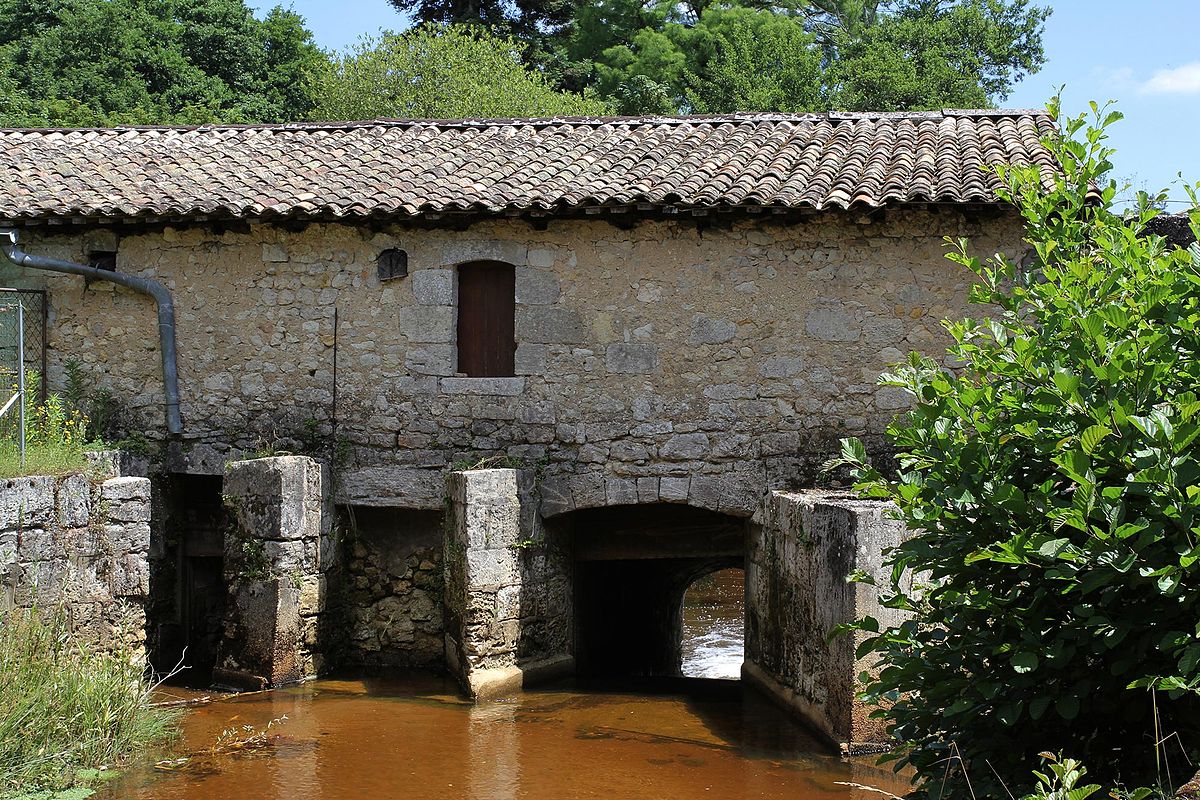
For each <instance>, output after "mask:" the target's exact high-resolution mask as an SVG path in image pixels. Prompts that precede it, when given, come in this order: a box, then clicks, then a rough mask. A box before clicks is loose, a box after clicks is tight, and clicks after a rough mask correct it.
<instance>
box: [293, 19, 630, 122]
mask: <svg viewBox="0 0 1200 800" xmlns="http://www.w3.org/2000/svg"><path fill="white" fill-rule="evenodd" d="M316 96H317V97H318V98H319V102H318V105H317V106H316V108H315V110H314V116H315V117H317V118H322V119H373V118H378V117H406V118H427V119H439V118H440V119H445V118H452V117H517V116H557V115H591V114H603V113H605V112H606V111H608V106H607V105H606V104H605V103H604V102H603V101H601V100H599V99H597V98H595V97H594V96H591V95H579V94H572V93H569V92H562V91H558V90H556V89H554V87H552V86H551V85H550V84H549V82H548V81H547V79H546V78H545V76H543V75H542V74H541V73H540V72H538V71H536V70H533V69H531V68H529V67H527V66H526V65H525V64H524V62H523V61H522V60H521V47H520V45H519V44H518V43H517V42H516V41H515V40H513V39H511V38H507V37H500V36H495V35H492V34H489V33H488V32H487V31H482V30H474V29H471V28H469V27H467V26H464V25H449V26H443V25H436V24H432V23H431V24H426V25H422V26H420V27H418V28H415V29H413V30H410V31H408V32H406V33H402V34H396V33H390V32H385V33H383V34H381V35H380V36H379V37H366V38H364V39H362V40H361V41H360V42H359V44H358V45H357V46H355V47H353V48H351V49H350V50H349V51H347V52H346V53H344V54H342V55H340V56H335V57H334V58H333V59H332V61H331V62H330V64H329V66H328V67H327V68H326V69H325V70H324V72H323V73H322V74H321V76H320V77H319V78H318V80H317V83H316Z"/></svg>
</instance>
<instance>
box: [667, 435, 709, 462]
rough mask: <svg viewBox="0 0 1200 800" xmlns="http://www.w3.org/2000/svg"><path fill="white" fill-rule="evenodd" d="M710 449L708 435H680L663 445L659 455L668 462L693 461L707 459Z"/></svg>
mask: <svg viewBox="0 0 1200 800" xmlns="http://www.w3.org/2000/svg"><path fill="white" fill-rule="evenodd" d="M710 449H711V444H710V442H709V439H708V435H707V434H703V433H680V434H676V435H674V436H672V437H670V438H669V439H667V441H666V442H664V443H663V446H662V447H661V448H660V449H659V455H660V456H661V457H662V458H663V459H664V460H666V461H693V460H699V459H702V458H705V457H706V456H707V455H708V453H709V450H710Z"/></svg>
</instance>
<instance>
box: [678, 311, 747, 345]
mask: <svg viewBox="0 0 1200 800" xmlns="http://www.w3.org/2000/svg"><path fill="white" fill-rule="evenodd" d="M736 335H737V325H735V324H734V323H732V322H730V321H728V320H724V319H719V318H717V317H711V316H709V315H708V314H696V315H695V316H693V317H692V330H691V333H689V334H688V338H687V343H688V344H723V343H724V342H729V341H732V340H733V337H734V336H736Z"/></svg>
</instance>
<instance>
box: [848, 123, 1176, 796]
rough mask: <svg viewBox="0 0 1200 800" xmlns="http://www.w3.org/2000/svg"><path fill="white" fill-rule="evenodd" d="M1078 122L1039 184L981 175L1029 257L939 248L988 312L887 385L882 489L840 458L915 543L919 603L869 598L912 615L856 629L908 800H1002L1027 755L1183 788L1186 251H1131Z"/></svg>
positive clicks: (1126, 225) (908, 557) (1131, 230)
mask: <svg viewBox="0 0 1200 800" xmlns="http://www.w3.org/2000/svg"><path fill="white" fill-rule="evenodd" d="M1051 111H1052V112H1054V113H1055V114H1056V116H1057V113H1058V108H1057V101H1055V102H1054V103H1052V104H1051ZM1093 112H1094V115H1095V123H1094V124H1093V125H1092V126H1089V125H1088V123H1087V122H1086V121H1085V117H1079V118H1075V119H1068V120H1066V121H1065V123H1064V124H1063V130H1062V131H1061V133H1060V135H1059V136H1057V137H1054V138H1053V139H1052V140H1050V141H1048V142H1047V144H1048V146H1049V148H1050V151H1051V152H1052V153H1053V155H1054V156H1055V157H1056V158H1057V159H1058V161H1059V162H1060V164H1061V167H1062V171H1061V174H1059V175H1058V176H1057V177H1055V178H1053V180H1052V181H1051V182H1049V183H1047V182H1044V178H1043V176H1040V175H1039V174H1038V173H1037V171H1036V170H1034V169H1018V168H1010V169H1005V170H1002V177H1003V178H1004V179H1005V182H1006V184H1007V185H1008V187H1009V189H1008V195H1007V198H1006V199H1008V200H1010V201H1011V202H1012V203H1013V204H1014V205H1015V206H1016V208H1017V209H1019V211H1020V213H1021V215H1022V216H1023V218H1024V222H1025V226H1026V241H1027V243H1028V245H1029V247H1030V250H1029V252H1028V253H1026V254H1013V255H1012V256H1004V255H997V256H994V257H991V258H988V259H986V260H979V259H977V258H975V257H973V256H971V255H969V254H968V247H969V245H968V243H966V242H955V243H953V247H952V252H951V254H950V258H951V259H952V260H953V261H955V262H957V263H959V264H962V265H963V266H964V267H966V268H968V269H970V270H972V271H973V272H974V273H975V274H976V275H978V278H979V280H978V283H977V285H976V287H975V289H974V291H973V293H972V299H973V300H974V301H976V302H979V303H982V304H986V305H987V306H988V308H987V309H981V313H982V314H983V315H984V317H985V318H984V319H981V320H975V321H963V322H950V323H947V324H946V328H947V330H948V331H949V333H950V335H951V337H952V339H953V344H952V345H951V346H950V348H949V353H948V358H946V359H945V361H944V362H935V361H933V360H930V359H928V358H923V357H920V356H913V357H910V359H909V361H908V363H907V364H906V365H904V366H903V367H900V368H898V369H897V370H896V371H895V372H894V374H890V375H886V376H884V378H883V382H884V383H886V384H888V385H892V386H902V387H904V388H907V389H908V390H909V391H911V392H912V393H913V394H914V395H915V397H916V406H915V408H914V410H913V411H912V413H911V414H910V415H907V416H906V417H905V418H903V419H900V420H898V421H897V422H896V423H895V424H893V425H892V426H891V428H890V429H889V435H890V437H891V439H892V440H893V441H894V443H895V445H896V447H897V450H898V452H899V467H898V477H896V478H895V479H889V478H885V477H884V476H883V475H881V474H880V472H878V471H876V470H875V469H873V468H871V467H870V466H869V465H868V464H867V462H866V456H865V453H864V452H863V450H862V447H861V445H859V444H858V443H856V442H852V441H849V442H846V443H845V444H844V459H845V460H846V461H849V462H852V463H853V464H854V465H855V466H856V468H857V471H858V472H857V475H858V478H859V480H860V487H861V488H863V489H864V490H866V491H868V492H869V493H871V494H873V495H875V496H879V497H886V498H890V499H891V500H893V501H895V503H896V505H897V506H898V507H899V514H900V515H901V517H902V518H903V520H904V521H905V522H906V523H907V524H908V526H909V527H910V528H911V529H912V530H913V531H914V532H915V533H914V535H913V537H912V538H911V539H910V540H909V541H908V542H907V543H905V544H903V545H902V546H900V547H899V548H897V549H896V550H895V551H893V552H892V553H891V554H890V560H891V563H892V565H893V566H894V571H893V575H894V576H897V577H898V576H899V575H901V574H902V573H903V572H904V571H913V573H915V574H917V575H918V576H920V578H921V580H920V581H918V582H919V583H920V584H921V588H920V589H918V590H917V591H916V592H913V593H909V594H906V593H905V591H904V590H903V589H902V588H901V585H900V583H899V582H898V581H896V582H893V583H894V585H891V586H888V587H880V588H881V592H882V594H883V595H885V596H887V597H888V600H887V602H888V604H889V605H892V606H896V607H900V608H905V609H909V610H911V611H912V612H913V614H914V616H913V618H912V619H911V621H909V622H906V623H904V624H903V625H900V626H898V627H895V628H891V629H885V630H879V629H878V625H877V623H875V622H873V621H872V620H866V621H864V622H863V623H861V624H862V626H863V627H864V628H865V629H867V630H869V631H872V632H874V633H875V636H873V637H872V638H870V639H869V640H868V641H867V642H866V643H865V645H864V648H863V650H864V652H874V653H876V654H878V655H879V656H880V657H881V660H882V670H881V671H880V672H879V674H878V677H877V678H876V679H874V681H873V683H872V684H871V686H870V689H869V695H870V696H871V697H873V698H875V699H877V700H882V701H885V702H884V705H885V706H887V705H888V704H890V708H887V710H886V711H880V712H878V713H882V714H885V715H886V716H887V717H888V718H889V719H890V720H891V723H892V727H891V730H892V733H893V734H894V735H895V737H896V738H897V740H898V741H899V742H900V743H901V748H900V749H899V750H898V751H897V752H896V753H895V754H893V755H894V757H895V758H898V759H899V761H900V762H902V763H908V764H911V765H913V766H914V767H915V768H916V771H917V775H918V777H919V779H920V780H921V781H922V782H923V784H922V788H921V789H920V790H919V791H918V792H917V795H918V796H920V797H955V798H958V797H969V796H978V797H1007V796H1010V795H1009V794H1008V791H1007V790H1006V789H1005V788H1004V787H1003V786H1001V784H1002V783H1003V784H1005V786H1007V787H1008V789H1011V791H1012V793H1013V794H1014V795H1018V796H1019V791H1020V790H1024V789H1028V788H1029V786H1028V783H1029V779H1028V775H1029V769H1030V767H1031V765H1033V764H1035V763H1036V762H1037V754H1038V753H1039V752H1040V751H1052V752H1059V751H1062V752H1065V753H1066V754H1068V755H1070V756H1072V757H1074V758H1078V759H1081V760H1083V761H1084V762H1086V763H1087V764H1088V766H1089V768H1090V769H1091V773H1092V774H1091V777H1093V778H1096V779H1098V780H1101V781H1104V782H1105V783H1107V784H1108V785H1109V786H1113V785H1116V784H1117V783H1118V782H1122V783H1124V784H1125V785H1133V786H1136V785H1142V784H1148V783H1156V782H1161V783H1166V782H1167V768H1168V767H1170V768H1171V769H1172V770H1173V773H1172V777H1173V778H1174V779H1175V780H1176V781H1180V780H1183V779H1186V778H1187V777H1189V776H1190V771H1189V770H1187V768H1186V766H1185V762H1184V759H1183V756H1182V753H1181V748H1187V749H1189V750H1190V749H1193V748H1195V747H1197V746H1200V733H1198V731H1200V702H1197V699H1198V692H1200V513H1198V512H1200V448H1198V447H1197V437H1198V436H1200V398H1198V396H1197V390H1198V389H1200V249H1196V248H1193V250H1192V251H1190V252H1188V251H1182V250H1173V249H1170V248H1168V247H1167V246H1166V245H1165V244H1164V242H1163V241H1162V240H1161V239H1158V238H1155V237H1143V236H1142V235H1141V231H1142V228H1143V226H1144V224H1145V222H1146V221H1147V220H1148V219H1149V218H1150V217H1151V216H1153V214H1154V213H1155V212H1154V211H1153V210H1152V208H1150V207H1151V206H1152V205H1153V203H1152V198H1149V197H1146V196H1141V198H1140V202H1139V207H1138V208H1137V209H1136V210H1134V211H1130V212H1126V213H1125V214H1118V213H1117V212H1116V211H1115V210H1114V208H1113V206H1112V203H1113V199H1114V195H1115V193H1116V186H1115V185H1114V184H1113V183H1111V182H1108V181H1107V180H1106V179H1105V176H1106V175H1107V174H1108V172H1109V171H1110V170H1111V164H1110V161H1109V158H1110V156H1111V155H1112V150H1111V149H1110V148H1108V147H1107V146H1106V144H1105V141H1106V137H1105V133H1104V129H1105V127H1107V125H1109V124H1110V123H1112V122H1114V121H1116V120H1117V119H1119V115H1118V114H1117V113H1115V112H1113V113H1106V111H1105V110H1103V109H1098V108H1096V107H1095V106H1093ZM1192 196H1193V199H1194V198H1195V193H1194V192H1193V194H1192ZM1192 227H1193V229H1194V230H1196V231H1197V232H1198V233H1200V211H1193V212H1192ZM945 365H949V367H947V366H945ZM968 778H969V780H970V783H971V785H972V787H973V791H972V790H971V789H968V787H967V784H966V780H967V779H968Z"/></svg>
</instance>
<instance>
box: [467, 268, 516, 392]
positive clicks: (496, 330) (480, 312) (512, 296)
mask: <svg viewBox="0 0 1200 800" xmlns="http://www.w3.org/2000/svg"><path fill="white" fill-rule="evenodd" d="M516 290H517V278H516V272H515V270H514V269H513V265H512V264H505V263H503V262H500V261H474V262H471V263H470V264H463V265H462V266H460V267H459V268H458V371H459V372H462V373H464V374H466V375H468V376H470V377H473V378H485V377H504V376H509V375H512V374H513V369H514V363H513V360H514V357H515V354H516V350H517V343H516Z"/></svg>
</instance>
